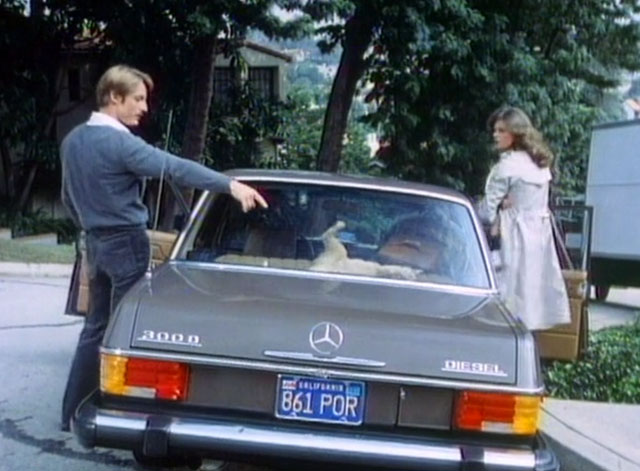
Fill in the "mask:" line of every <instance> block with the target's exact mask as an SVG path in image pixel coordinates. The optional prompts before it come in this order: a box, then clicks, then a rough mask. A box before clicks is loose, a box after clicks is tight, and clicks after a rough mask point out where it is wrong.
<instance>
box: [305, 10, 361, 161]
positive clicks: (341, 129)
mask: <svg viewBox="0 0 640 471" xmlns="http://www.w3.org/2000/svg"><path fill="white" fill-rule="evenodd" d="M372 37H373V22H372V21H371V19H370V15H368V14H367V12H366V11H364V10H362V9H360V8H358V9H356V11H355V13H354V15H353V16H352V17H351V18H349V20H348V21H347V23H346V25H345V39H344V44H343V45H342V46H343V49H342V56H341V57H340V65H339V66H338V72H337V73H336V77H335V79H334V80H333V85H332V87H331V95H330V96H329V102H328V104H327V111H326V112H325V115H324V126H323V128H322V139H321V141H320V149H319V150H318V157H317V160H316V167H317V169H318V170H323V171H327V172H335V171H337V170H338V165H339V164H340V156H341V154H342V145H343V142H342V141H343V138H344V133H345V131H346V129H347V119H348V117H349V110H350V109H351V104H352V103H353V96H354V94H355V91H356V85H357V84H358V80H360V78H361V77H362V74H363V73H364V71H365V70H366V62H365V60H364V54H365V52H366V51H367V48H368V47H369V45H370V44H371V40H372Z"/></svg>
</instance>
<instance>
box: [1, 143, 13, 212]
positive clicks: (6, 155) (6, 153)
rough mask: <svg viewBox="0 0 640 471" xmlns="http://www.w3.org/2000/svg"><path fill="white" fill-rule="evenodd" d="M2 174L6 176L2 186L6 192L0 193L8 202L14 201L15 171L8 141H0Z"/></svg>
mask: <svg viewBox="0 0 640 471" xmlns="http://www.w3.org/2000/svg"><path fill="white" fill-rule="evenodd" d="M0 175H2V177H3V178H4V181H3V185H2V187H3V188H4V192H3V193H2V194H0V196H2V197H3V198H2V199H4V198H5V197H6V200H7V202H8V203H11V202H13V199H14V198H15V195H16V183H15V172H14V171H13V161H12V159H11V151H10V150H9V145H8V144H7V142H6V141H4V140H3V141H0Z"/></svg>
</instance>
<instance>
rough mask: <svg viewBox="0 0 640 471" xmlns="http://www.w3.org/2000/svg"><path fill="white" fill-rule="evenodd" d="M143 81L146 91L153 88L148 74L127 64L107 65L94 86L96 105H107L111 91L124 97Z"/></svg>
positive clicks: (148, 91) (149, 91)
mask: <svg viewBox="0 0 640 471" xmlns="http://www.w3.org/2000/svg"><path fill="white" fill-rule="evenodd" d="M140 82H142V83H144V84H145V86H146V87H147V93H151V90H153V80H152V79H151V76H149V74H145V73H144V72H142V71H141V70H138V69H135V68H133V67H129V66H128V65H114V66H112V67H109V68H108V69H107V70H106V72H105V73H104V74H102V77H100V80H98V85H97V86H96V101H97V103H98V107H103V106H107V105H108V104H109V98H110V96H111V93H112V92H113V93H114V94H115V95H117V96H121V97H125V96H127V95H129V94H131V93H133V92H134V90H135V89H136V87H137V86H138V85H139V84H140Z"/></svg>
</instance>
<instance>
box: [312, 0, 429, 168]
mask: <svg viewBox="0 0 640 471" xmlns="http://www.w3.org/2000/svg"><path fill="white" fill-rule="evenodd" d="M430 4H431V2H429V1H421V0H404V1H402V2H400V3H398V2H395V3H393V4H390V3H389V2H387V1H384V0H353V1H345V0H343V1H337V2H327V1H325V0H317V1H311V2H308V3H307V4H306V5H305V7H304V11H305V12H306V13H307V14H308V15H310V16H311V17H312V18H313V19H314V20H316V21H324V22H326V21H330V20H333V21H332V22H331V23H329V24H328V25H325V26H322V27H320V28H319V29H318V31H317V33H319V34H321V35H323V37H324V39H323V40H322V41H321V42H320V43H319V45H320V47H321V49H322V50H323V51H324V52H331V51H333V50H334V49H335V48H336V47H337V46H338V45H340V46H341V48H342V54H341V57H340V63H339V65H338V70H337V73H336V76H335V78H334V81H333V86H332V89H331V95H330V97H329V102H328V105H327V110H326V113H325V118H324V125H323V131H322V140H321V144H320V149H319V151H318V156H317V163H316V166H317V168H318V169H320V170H325V171H337V170H338V168H339V163H340V157H341V153H342V146H343V141H344V134H345V130H346V126H347V122H348V116H349V111H350V109H351V105H352V103H353V99H354V94H355V92H356V87H357V85H358V82H359V81H360V79H361V78H362V76H363V74H364V73H365V72H366V70H367V69H368V67H369V64H370V61H371V58H372V57H373V54H374V53H375V51H372V50H371V46H372V44H373V43H374V42H376V41H377V42H384V41H385V40H386V38H393V40H396V41H400V42H401V44H407V43H411V42H413V41H415V40H416V36H417V35H418V34H419V26H420V23H416V22H414V21H413V20H414V18H415V15H414V14H413V12H414V10H429V9H430ZM390 31H393V34H390Z"/></svg>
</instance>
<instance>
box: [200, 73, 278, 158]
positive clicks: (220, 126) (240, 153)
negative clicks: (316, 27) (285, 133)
mask: <svg viewBox="0 0 640 471" xmlns="http://www.w3.org/2000/svg"><path fill="white" fill-rule="evenodd" d="M281 110H282V104H280V103H277V102H272V101H269V100H265V99H262V98H260V97H258V96H256V94H255V93H253V91H252V90H251V87H250V86H249V84H247V83H245V84H243V85H241V86H238V87H232V88H231V89H229V95H228V101H227V102H226V103H220V104H217V105H215V106H213V107H212V110H211V116H210V118H209V131H208V136H207V149H208V150H207V152H206V153H205V160H206V162H207V163H208V164H209V165H211V166H212V167H215V168H217V169H229V168H233V167H244V168H246V167H259V166H268V167H274V168H281V167H282V166H283V164H282V163H281V162H279V161H277V160H274V159H270V157H271V156H265V157H266V158H265V159H262V158H261V157H262V153H261V147H260V145H261V143H263V142H265V141H268V140H270V139H273V138H276V139H277V138H278V137H280V128H281V125H282V116H281V114H282V112H281ZM267 145H268V144H267Z"/></svg>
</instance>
